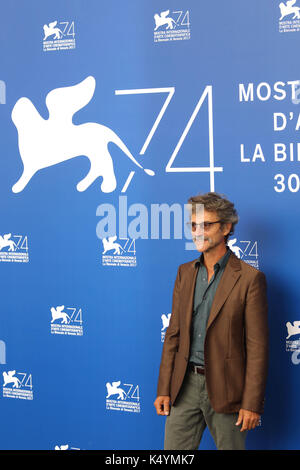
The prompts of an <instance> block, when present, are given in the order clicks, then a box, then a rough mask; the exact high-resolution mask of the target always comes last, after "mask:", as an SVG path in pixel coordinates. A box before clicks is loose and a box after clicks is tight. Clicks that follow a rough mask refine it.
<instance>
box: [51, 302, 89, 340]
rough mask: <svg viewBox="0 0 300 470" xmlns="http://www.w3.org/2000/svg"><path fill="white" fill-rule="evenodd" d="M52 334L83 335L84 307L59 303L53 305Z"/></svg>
mask: <svg viewBox="0 0 300 470" xmlns="http://www.w3.org/2000/svg"><path fill="white" fill-rule="evenodd" d="M50 312H51V334H53V335H69V336H82V335H83V326H82V309H81V308H76V307H65V306H64V305H58V306H57V307H56V308H55V307H51V308H50Z"/></svg>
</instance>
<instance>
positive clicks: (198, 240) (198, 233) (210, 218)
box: [191, 209, 231, 253]
mask: <svg viewBox="0 0 300 470" xmlns="http://www.w3.org/2000/svg"><path fill="white" fill-rule="evenodd" d="M203 216H204V218H203V221H204V222H217V221H218V220H220V219H219V217H218V214H217V213H216V212H208V211H206V210H205V209H204V214H203ZM191 222H197V221H196V215H194V214H193V215H192V218H191ZM230 228H231V224H223V226H222V224H221V223H216V224H212V225H209V226H207V227H204V228H203V229H202V228H201V227H199V225H197V226H196V230H195V231H192V237H193V242H194V243H195V246H196V248H197V250H198V251H201V252H203V253H207V252H209V251H211V250H213V249H214V248H215V247H217V246H219V245H220V244H224V245H225V241H224V236H225V235H227V234H228V233H229V232H230Z"/></svg>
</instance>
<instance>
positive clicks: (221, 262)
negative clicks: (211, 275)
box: [194, 246, 231, 270]
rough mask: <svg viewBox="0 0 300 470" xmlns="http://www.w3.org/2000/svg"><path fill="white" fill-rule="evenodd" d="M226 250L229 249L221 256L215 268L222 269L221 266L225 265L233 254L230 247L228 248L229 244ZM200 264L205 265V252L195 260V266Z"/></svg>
mask: <svg viewBox="0 0 300 470" xmlns="http://www.w3.org/2000/svg"><path fill="white" fill-rule="evenodd" d="M226 250H227V251H226V253H225V255H223V256H222V258H220V259H219V261H217V262H216V264H215V265H214V270H216V269H221V268H224V267H225V265H226V263H227V261H228V258H229V256H230V255H231V250H230V248H228V246H227V247H226ZM198 264H200V265H203V266H204V264H203V253H202V254H201V255H200V256H199V258H197V259H196V260H195V263H194V265H195V268H196V267H197V265H198Z"/></svg>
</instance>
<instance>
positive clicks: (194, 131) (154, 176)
mask: <svg viewBox="0 0 300 470" xmlns="http://www.w3.org/2000/svg"><path fill="white" fill-rule="evenodd" d="M299 39H300V1H299V0H290V1H283V2H279V0H278V1H274V0H272V1H271V0H266V1H263V2H262V1H261V0H252V2H245V1H237V0H228V1H226V2H199V0H176V1H174V0H169V1H167V2H161V1H156V0H152V1H150V2H149V1H145V0H144V1H140V0H139V1H138V0H130V1H129V0H127V1H119V0H117V1H116V2H104V1H101V0H88V1H87V0H64V1H58V0H52V1H50V0H45V1H43V2H39V1H37V0H27V1H26V2H23V1H21V0H10V1H9V2H8V1H5V2H4V1H2V2H1V15H0V45H1V47H0V135H1V139H0V162H1V171H0V207H1V210H0V217H1V219H0V220H1V224H0V227H1V229H0V273H1V297H0V306H1V315H0V415H1V423H2V426H1V433H0V448H1V449H12V450H13V449H25V450H26V449H50V450H51V449H53V450H55V449H61V450H63V449H81V450H95V449H129V450H130V449H162V447H163V434H164V419H165V418H163V417H160V416H157V415H156V412H155V409H154V407H153V401H154V400H155V397H156V384H157V376H158V368H159V363H160V357H161V351H162V346H163V341H164V336H165V332H166V328H167V326H168V322H169V318H170V312H171V301H172V290H173V286H174V280H175V277H176V272H177V267H178V265H179V264H181V263H184V262H186V261H190V260H192V259H195V258H197V257H198V252H197V251H195V250H194V249H191V241H190V238H189V234H188V233H187V231H186V220H185V214H186V212H185V205H186V204H187V200H188V198H189V197H190V196H193V195H196V194H198V193H200V192H201V193H203V192H207V191H217V192H219V193H222V194H225V195H226V196H227V197H228V198H229V199H230V200H232V201H233V202H234V203H235V205H236V208H237V210H238V213H239V217H240V221H239V223H238V225H237V227H236V231H235V233H234V235H233V236H232V237H231V239H230V241H229V245H230V247H231V249H232V250H233V251H234V252H235V253H236V254H237V256H238V257H239V258H240V259H242V260H244V261H246V262H247V263H249V264H251V265H252V266H254V267H256V268H258V269H260V270H262V271H264V272H265V274H266V276H267V280H268V297H269V306H270V308H269V322H270V367H269V376H268V384H267V390H266V403H265V413H264V415H263V416H262V422H261V425H260V426H259V427H258V428H257V429H255V430H254V431H251V432H250V433H249V435H248V439H247V446H248V449H299V448H300V444H299V442H300V440H299V426H298V423H299V411H297V410H298V408H299V406H298V403H299V400H298V390H299V370H300V365H299V364H300V336H299V335H300V289H299V274H298V269H299V232H300V218H299V194H300V193H299V192H300V171H299V167H300V138H299V130H300V113H299V111H300V106H299V104H300V65H299V64H300V62H299V58H298V56H299ZM200 449H215V445H214V442H213V440H212V438H211V436H210V434H209V432H208V431H206V432H205V435H204V438H203V440H202V442H201V445H200Z"/></svg>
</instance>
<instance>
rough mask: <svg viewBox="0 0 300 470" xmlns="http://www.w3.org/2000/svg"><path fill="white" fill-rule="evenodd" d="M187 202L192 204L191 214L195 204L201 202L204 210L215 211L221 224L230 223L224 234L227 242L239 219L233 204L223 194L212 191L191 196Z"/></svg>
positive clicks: (193, 211)
mask: <svg viewBox="0 0 300 470" xmlns="http://www.w3.org/2000/svg"><path fill="white" fill-rule="evenodd" d="M188 203H189V204H191V205H192V206H191V207H192V214H194V213H195V211H196V204H203V206H204V209H205V210H206V211H208V212H216V213H217V214H218V218H219V219H220V220H221V222H222V224H221V226H222V225H223V224H226V223H231V224H232V226H231V230H230V232H229V233H228V235H226V236H225V243H227V240H228V238H229V237H230V235H232V234H233V233H234V229H235V225H236V224H237V223H238V220H239V216H238V213H237V211H236V209H235V207H234V204H233V203H232V202H230V201H229V200H228V199H227V197H226V196H225V195H224V194H218V193H214V192H209V193H205V194H198V195H197V196H192V197H190V199H189V200H188Z"/></svg>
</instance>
